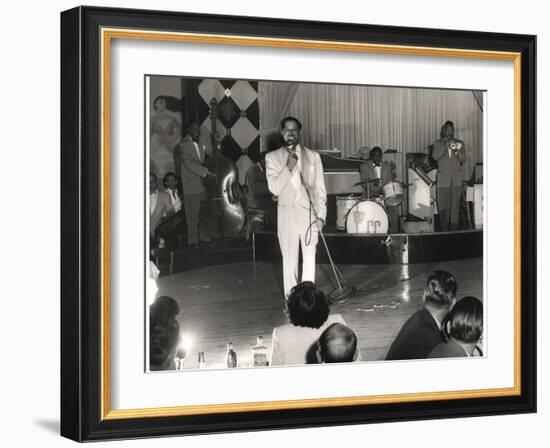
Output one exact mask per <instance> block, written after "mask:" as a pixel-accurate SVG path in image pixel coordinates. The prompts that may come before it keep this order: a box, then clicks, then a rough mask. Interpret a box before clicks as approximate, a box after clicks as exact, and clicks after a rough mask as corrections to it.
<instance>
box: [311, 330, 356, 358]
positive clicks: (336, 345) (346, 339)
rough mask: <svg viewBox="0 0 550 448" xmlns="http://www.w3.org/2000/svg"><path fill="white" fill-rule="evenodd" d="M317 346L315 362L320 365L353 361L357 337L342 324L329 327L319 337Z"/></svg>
mask: <svg viewBox="0 0 550 448" xmlns="http://www.w3.org/2000/svg"><path fill="white" fill-rule="evenodd" d="M317 345H318V350H317V360H318V362H320V363H332V362H352V361H355V358H356V355H357V336H356V335H355V333H354V332H353V330H352V329H351V328H349V327H346V326H345V325H344V324H340V323H334V324H332V325H330V326H329V327H328V328H327V329H326V330H325V331H323V333H322V334H321V336H320V337H319V342H318V343H317Z"/></svg>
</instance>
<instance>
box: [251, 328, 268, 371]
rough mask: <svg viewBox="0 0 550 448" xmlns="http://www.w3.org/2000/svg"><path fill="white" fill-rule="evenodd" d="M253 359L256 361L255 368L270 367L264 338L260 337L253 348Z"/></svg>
mask: <svg viewBox="0 0 550 448" xmlns="http://www.w3.org/2000/svg"><path fill="white" fill-rule="evenodd" d="M252 358H253V360H254V367H257V366H268V365H269V362H268V361H267V347H265V346H264V337H263V336H258V339H257V341H256V345H255V346H254V347H252Z"/></svg>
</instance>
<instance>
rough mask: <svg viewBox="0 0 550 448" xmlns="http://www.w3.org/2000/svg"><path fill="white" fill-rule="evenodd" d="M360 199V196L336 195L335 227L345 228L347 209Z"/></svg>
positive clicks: (338, 228)
mask: <svg viewBox="0 0 550 448" xmlns="http://www.w3.org/2000/svg"><path fill="white" fill-rule="evenodd" d="M360 200H361V196H357V195H352V194H350V195H347V196H336V229H337V230H346V215H347V214H348V212H349V210H350V209H351V208H352V207H353V206H354V205H355V204H357V202H358V201H360Z"/></svg>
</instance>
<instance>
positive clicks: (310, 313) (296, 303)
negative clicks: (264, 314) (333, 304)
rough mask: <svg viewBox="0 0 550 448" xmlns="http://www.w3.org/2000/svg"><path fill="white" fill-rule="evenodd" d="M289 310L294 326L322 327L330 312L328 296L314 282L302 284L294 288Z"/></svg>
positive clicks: (291, 292)
mask: <svg viewBox="0 0 550 448" xmlns="http://www.w3.org/2000/svg"><path fill="white" fill-rule="evenodd" d="M287 309H288V317H289V319H290V322H291V323H292V324H293V325H296V326H299V327H311V328H319V327H321V325H323V324H324V323H325V321H326V320H327V318H328V315H329V311H330V308H329V303H328V299H327V296H326V295H325V293H324V292H323V291H321V290H319V289H317V288H316V287H315V284H314V283H313V282H302V283H299V284H297V285H296V286H295V287H294V288H292V290H291V291H290V295H289V296H288V301H287Z"/></svg>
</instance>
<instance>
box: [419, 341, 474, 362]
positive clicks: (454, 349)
mask: <svg viewBox="0 0 550 448" xmlns="http://www.w3.org/2000/svg"><path fill="white" fill-rule="evenodd" d="M467 356H468V355H467V354H466V352H465V351H464V349H463V348H462V346H461V345H460V344H459V343H458V342H456V341H453V340H452V339H451V340H450V341H449V342H447V343H445V342H442V343H440V344H437V345H436V346H435V347H434V349H433V350H432V351H431V352H430V354H429V355H428V358H466V357H467Z"/></svg>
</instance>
